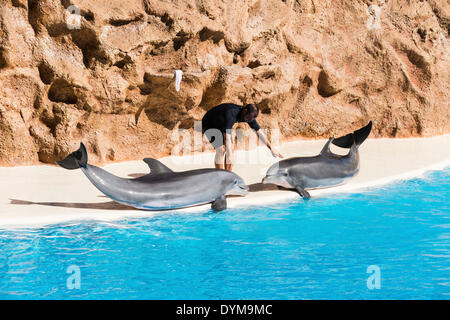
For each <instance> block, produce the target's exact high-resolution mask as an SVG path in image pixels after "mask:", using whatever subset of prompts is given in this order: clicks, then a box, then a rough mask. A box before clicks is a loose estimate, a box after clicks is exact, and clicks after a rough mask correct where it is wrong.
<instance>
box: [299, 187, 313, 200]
mask: <svg viewBox="0 0 450 320" xmlns="http://www.w3.org/2000/svg"><path fill="white" fill-rule="evenodd" d="M295 190H297V192H298V194H299V195H300V196H301V197H302V198H303V199H305V200H309V199H310V198H311V195H310V194H309V192H308V191H306V190H305V189H303V188H302V187H295Z"/></svg>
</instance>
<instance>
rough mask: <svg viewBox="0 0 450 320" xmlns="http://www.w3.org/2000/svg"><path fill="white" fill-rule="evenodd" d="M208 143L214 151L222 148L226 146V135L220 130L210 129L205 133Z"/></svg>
mask: <svg viewBox="0 0 450 320" xmlns="http://www.w3.org/2000/svg"><path fill="white" fill-rule="evenodd" d="M203 134H204V135H205V136H206V138H207V139H208V141H209V142H210V143H211V144H212V146H213V148H214V149H217V148H220V147H221V146H223V145H224V143H223V140H224V139H225V133H224V132H221V131H220V130H218V129H208V130H206V131H204V132H203Z"/></svg>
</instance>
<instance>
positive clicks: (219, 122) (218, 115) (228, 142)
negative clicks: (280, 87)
mask: <svg viewBox="0 0 450 320" xmlns="http://www.w3.org/2000/svg"><path fill="white" fill-rule="evenodd" d="M258 114H259V110H258V108H256V106H255V105H254V104H247V105H246V106H245V107H244V106H239V105H237V104H233V103H223V104H220V105H218V106H216V107H214V108H212V109H211V110H209V111H208V112H206V114H205V115H204V116H203V119H202V132H203V133H204V134H205V135H206V137H207V138H208V140H209V142H211V144H212V145H213V147H214V149H215V150H216V156H215V159H214V162H215V166H216V168H218V169H223V168H224V167H225V169H226V170H230V171H231V170H232V169H233V139H232V137H231V129H232V128H233V125H234V124H235V123H236V122H247V123H248V125H249V126H250V128H252V129H253V130H255V131H256V133H257V134H258V137H259V138H260V139H261V141H262V142H263V143H264V144H265V145H266V146H267V147H268V148H269V149H270V151H271V152H272V155H273V156H274V157H280V158H283V156H282V155H281V154H280V153H279V152H278V151H276V150H274V149H273V148H272V146H271V144H270V142H269V141H268V139H267V137H266V135H265V134H264V133H263V132H261V131H260V130H259V129H260V126H259V124H258V122H257V121H256V117H257V116H258Z"/></svg>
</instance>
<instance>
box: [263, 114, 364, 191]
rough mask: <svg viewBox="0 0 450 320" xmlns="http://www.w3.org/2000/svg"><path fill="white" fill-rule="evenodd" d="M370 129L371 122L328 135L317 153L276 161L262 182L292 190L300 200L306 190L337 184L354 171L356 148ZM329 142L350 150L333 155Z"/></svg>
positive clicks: (355, 170)
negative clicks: (331, 135) (332, 135)
mask: <svg viewBox="0 0 450 320" xmlns="http://www.w3.org/2000/svg"><path fill="white" fill-rule="evenodd" d="M371 130H372V121H370V122H369V124H367V125H366V126H365V127H363V128H361V129H359V130H356V131H355V132H353V133H349V134H347V135H345V136H342V137H340V138H337V139H334V138H330V139H329V140H328V141H327V143H326V144H325V146H324V147H323V149H322V151H321V152H320V154H319V155H317V156H314V157H298V158H290V159H286V160H282V161H279V162H277V163H275V164H274V165H272V166H271V167H270V168H269V170H268V171H267V173H266V176H265V177H264V178H263V180H262V183H265V184H269V183H272V184H276V185H279V186H282V187H284V188H287V189H295V190H296V191H297V192H298V193H299V195H300V196H302V197H303V198H304V199H309V198H310V197H311V196H310V194H309V192H308V191H306V189H319V188H328V187H332V186H337V185H341V184H343V183H345V182H346V181H347V180H349V179H350V178H352V177H354V176H355V175H356V174H357V173H358V171H359V153H358V147H359V146H360V145H361V144H362V143H363V142H364V140H365V139H366V138H367V137H368V136H369V134H370V131H371ZM330 143H333V144H334V145H337V146H339V147H342V148H350V151H349V153H348V154H347V155H344V156H341V155H337V154H334V153H332V152H331V150H330Z"/></svg>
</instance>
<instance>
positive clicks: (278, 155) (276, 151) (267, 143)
mask: <svg viewBox="0 0 450 320" xmlns="http://www.w3.org/2000/svg"><path fill="white" fill-rule="evenodd" d="M256 133H257V134H258V137H259V139H261V141H262V142H263V143H264V144H265V145H266V146H267V148H269V150H270V151H271V152H272V155H273V156H274V157H279V158H284V157H283V155H282V154H281V153H280V152H279V151H278V150H276V149H274V148H273V147H272V145H271V144H270V142H269V139H267V137H266V135H265V134H264V132H262V131H261V130H258V131H256Z"/></svg>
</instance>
